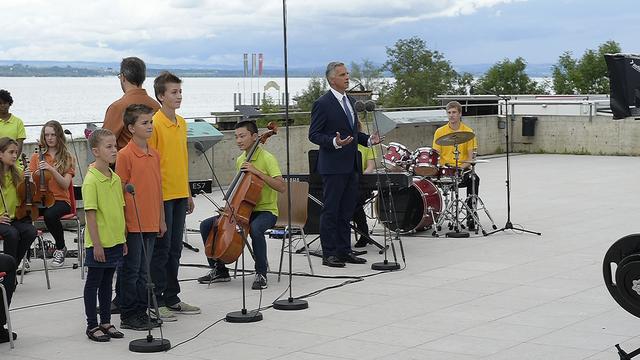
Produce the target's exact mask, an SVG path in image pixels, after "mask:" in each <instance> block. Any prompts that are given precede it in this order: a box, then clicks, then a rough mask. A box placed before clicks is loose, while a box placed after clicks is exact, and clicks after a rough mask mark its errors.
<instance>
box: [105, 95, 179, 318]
mask: <svg viewBox="0 0 640 360" xmlns="http://www.w3.org/2000/svg"><path fill="white" fill-rule="evenodd" d="M152 114H153V110H152V109H151V108H150V107H148V106H146V105H142V104H134V105H129V106H128V107H127V109H126V110H125V112H124V124H125V127H126V128H127V130H128V131H129V132H130V133H131V135H132V138H131V141H129V144H127V146H125V147H124V148H122V149H121V150H120V151H119V152H118V158H117V161H116V173H117V174H118V176H120V180H121V181H122V185H123V186H126V185H127V184H131V185H133V186H134V187H135V202H134V199H133V195H132V194H128V193H127V194H125V220H126V225H127V248H128V253H127V255H126V256H125V257H124V262H123V264H122V271H121V273H119V274H118V275H119V276H121V278H120V298H119V300H120V321H121V322H120V327H121V328H123V329H132V330H148V324H150V323H153V324H152V325H157V322H154V321H151V320H150V319H148V315H147V313H146V311H147V300H148V299H147V286H146V285H147V264H146V263H145V262H144V261H145V258H146V261H149V260H151V254H152V252H153V248H154V245H155V239H156V237H162V236H163V235H164V233H165V231H166V230H167V227H166V226H165V221H164V205H163V201H162V180H161V174H160V155H159V154H158V152H157V151H155V150H153V149H152V148H150V147H149V146H148V144H147V140H148V139H149V138H150V137H151V134H152V132H153V123H152V122H153V120H152V119H151V116H152ZM136 205H137V206H138V209H136ZM138 221H139V222H138ZM141 240H142V241H141ZM143 242H144V243H143ZM145 253H146V254H147V255H146V257H145Z"/></svg>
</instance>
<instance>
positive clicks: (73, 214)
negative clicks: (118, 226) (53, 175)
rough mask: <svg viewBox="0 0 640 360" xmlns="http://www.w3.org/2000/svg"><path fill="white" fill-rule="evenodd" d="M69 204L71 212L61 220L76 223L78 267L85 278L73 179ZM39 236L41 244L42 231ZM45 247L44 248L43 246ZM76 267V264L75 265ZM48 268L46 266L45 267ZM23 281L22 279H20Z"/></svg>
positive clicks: (82, 244)
mask: <svg viewBox="0 0 640 360" xmlns="http://www.w3.org/2000/svg"><path fill="white" fill-rule="evenodd" d="M69 204H70V206H71V212H69V213H68V214H66V215H62V217H61V218H60V220H61V221H73V222H75V223H76V237H77V239H78V267H79V268H80V277H81V278H82V279H83V280H84V267H83V265H84V252H83V251H84V238H83V237H82V228H81V226H80V218H79V217H78V209H77V208H76V196H75V191H74V188H73V181H72V182H71V183H70V184H69ZM37 221H38V222H44V217H42V216H40V217H38V219H37ZM38 238H40V244H41V245H42V232H41V231H38ZM43 249H44V248H43ZM74 268H75V266H74ZM45 269H46V267H45ZM20 282H21V283H22V280H21V281H20Z"/></svg>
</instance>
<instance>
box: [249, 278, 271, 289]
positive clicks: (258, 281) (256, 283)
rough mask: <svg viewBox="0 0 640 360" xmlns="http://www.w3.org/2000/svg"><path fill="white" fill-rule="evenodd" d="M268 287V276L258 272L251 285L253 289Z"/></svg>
mask: <svg viewBox="0 0 640 360" xmlns="http://www.w3.org/2000/svg"><path fill="white" fill-rule="evenodd" d="M266 288H267V277H266V276H265V275H262V274H256V278H255V280H253V285H251V289H253V290H262V289H266Z"/></svg>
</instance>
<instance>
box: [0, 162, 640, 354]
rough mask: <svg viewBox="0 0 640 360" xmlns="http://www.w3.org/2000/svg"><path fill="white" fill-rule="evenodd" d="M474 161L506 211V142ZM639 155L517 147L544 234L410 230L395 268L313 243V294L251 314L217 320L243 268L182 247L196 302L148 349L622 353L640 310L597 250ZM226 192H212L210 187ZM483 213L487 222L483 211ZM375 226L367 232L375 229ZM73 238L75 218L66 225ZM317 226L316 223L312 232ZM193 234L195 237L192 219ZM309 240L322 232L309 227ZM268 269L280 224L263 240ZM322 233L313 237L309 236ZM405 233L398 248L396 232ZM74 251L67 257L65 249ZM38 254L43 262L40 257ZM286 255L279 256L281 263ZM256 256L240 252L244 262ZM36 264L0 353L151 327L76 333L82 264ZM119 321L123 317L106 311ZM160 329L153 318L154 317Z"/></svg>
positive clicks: (194, 240) (515, 205)
mask: <svg viewBox="0 0 640 360" xmlns="http://www.w3.org/2000/svg"><path fill="white" fill-rule="evenodd" d="M490 161H491V162H490V163H487V164H482V165H481V166H480V167H479V169H478V172H479V174H480V176H481V186H480V192H481V195H482V198H483V199H484V201H485V203H486V205H487V207H488V208H489V210H490V211H491V214H492V215H493V218H494V219H495V221H496V225H498V227H502V226H503V225H504V224H505V220H506V213H507V211H506V191H505V169H506V161H505V158H504V157H498V158H493V159H491V160H490ZM638 161H639V160H638V158H636V157H597V156H572V155H519V156H513V157H511V172H512V176H511V188H512V194H511V200H512V201H511V220H512V222H513V223H514V225H515V226H516V227H524V228H526V229H528V230H534V231H540V232H542V236H536V235H530V234H523V233H521V232H519V231H512V230H509V231H505V232H499V233H496V234H494V235H490V236H487V237H483V236H481V235H474V236H472V237H471V238H467V239H452V238H446V237H439V238H433V237H431V236H430V233H419V234H416V235H415V236H403V237H402V244H403V246H404V251H405V253H406V263H402V261H400V262H401V265H402V270H400V271H395V272H390V273H378V272H376V271H372V270H371V269H370V266H369V265H370V264H371V263H373V262H378V261H381V260H382V256H381V255H378V253H377V251H374V248H373V247H371V246H369V247H368V250H369V253H368V254H366V255H364V257H365V258H366V259H367V260H368V264H367V265H347V267H346V268H344V269H333V268H328V267H325V266H322V265H321V259H320V258H317V257H313V258H312V262H313V265H314V270H315V273H316V275H322V277H309V276H294V278H293V289H292V293H293V296H294V297H297V296H302V295H305V294H311V293H314V292H316V291H317V290H320V289H323V288H327V287H331V286H338V285H341V284H344V286H340V287H336V288H332V289H327V290H325V291H322V292H320V293H318V294H316V295H313V296H310V297H308V298H307V300H308V302H309V308H308V309H307V310H302V311H292V312H289V311H279V310H274V309H272V308H268V309H265V310H263V311H262V313H263V316H264V320H263V321H261V322H257V323H252V324H231V323H226V322H224V321H221V322H218V323H216V324H215V325H212V324H214V323H215V322H216V321H218V320H219V319H222V318H224V317H225V315H226V314H227V313H228V312H230V311H235V310H239V309H240V308H241V307H242V297H241V296H242V289H241V286H242V282H241V277H238V278H237V279H233V280H232V281H231V282H228V283H221V284H214V285H211V286H207V285H201V284H198V283H197V282H196V281H194V279H195V278H197V277H198V276H201V275H203V274H204V273H206V269H203V268H199V267H195V266H191V265H195V264H198V265H204V264H206V261H205V258H204V255H203V253H202V251H201V252H199V253H195V252H192V251H189V250H186V249H185V250H184V251H183V257H182V263H183V264H184V266H183V267H181V270H180V278H181V279H182V280H183V281H182V282H181V286H182V298H183V300H185V301H186V302H189V303H192V304H195V305H198V306H200V307H201V308H202V314H201V315H191V316H188V315H185V316H180V315H179V319H178V321H177V322H174V323H168V324H166V325H165V326H164V327H163V331H164V336H165V337H166V338H168V339H170V341H171V344H172V345H173V346H174V347H175V348H173V349H171V350H170V351H168V352H166V353H161V354H155V355H146V357H147V358H152V357H153V358H157V359H184V360H195V359H232V358H240V359H280V360H284V359H296V360H306V359H308V360H319V359H358V360H362V359H382V358H385V359H448V360H454V359H563V360H567V359H617V358H618V355H617V354H616V350H615V348H614V345H615V344H618V343H620V344H621V345H622V346H623V348H624V349H626V350H627V351H632V350H634V349H635V348H636V347H639V346H640V319H637V318H635V317H634V316H632V315H630V314H628V313H627V312H626V311H625V310H623V309H622V308H621V307H619V306H618V305H617V303H615V302H614V300H613V299H612V297H611V296H610V295H609V293H608V291H607V289H606V287H605V286H604V282H603V277H602V260H603V257H604V254H605V252H606V250H607V249H608V248H609V246H610V245H611V244H612V243H613V242H614V241H615V240H617V239H619V238H621V237H622V236H624V235H627V234H630V233H634V232H637V231H638V228H639V225H638V220H637V214H638V204H640V194H639V193H638V192H636V191H635V190H634V189H635V186H636V185H637V183H635V181H637V179H638V177H637V175H638V174H639V170H638ZM213 198H214V199H216V201H219V199H220V198H221V196H220V193H219V192H217V193H215V194H213ZM196 206H197V208H196V211H195V213H194V214H193V215H190V216H189V217H188V218H187V227H188V228H197V227H198V223H199V221H200V220H202V219H203V218H205V217H207V216H209V214H211V213H212V210H211V209H212V205H211V204H210V203H209V202H208V201H207V200H206V199H204V198H203V197H202V196H198V198H197V201H196ZM481 220H482V223H483V225H485V226H489V225H490V224H489V221H488V219H487V218H486V217H481ZM381 233H382V231H381V228H380V226H379V225H378V226H377V227H376V229H375V234H376V236H375V238H376V239H377V240H380V241H381V240H382V237H381V236H380V234H381ZM68 236H69V239H68V242H69V247H72V245H71V241H72V236H73V235H72V234H71V233H69V235H68ZM313 237H314V236H313V235H310V236H309V239H313ZM188 242H189V243H190V244H192V245H195V246H197V247H199V248H202V245H201V240H200V237H199V234H195V233H190V234H189V235H188ZM316 244H317V242H316ZM268 246H269V260H270V262H271V269H272V270H277V263H278V257H279V250H280V242H279V240H276V239H273V240H269V241H268ZM314 246H315V245H312V247H314ZM396 249H398V248H396ZM72 262H73V260H72V259H67V264H69V265H70V264H71V263H72ZM32 263H33V265H32V267H33V268H34V269H35V270H37V269H41V268H42V264H41V261H40V263H38V261H36V260H34V261H33V262H32ZM285 264H286V263H285ZM252 267H253V264H252V262H251V261H250V260H247V268H249V269H250V268H252ZM293 269H294V272H295V273H309V267H308V264H307V260H306V258H305V257H304V256H303V255H294V256H293ZM50 275H51V283H52V289H51V290H47V289H46V285H45V280H44V273H43V272H42V271H32V272H31V273H29V274H27V275H26V276H25V278H24V284H23V285H20V286H19V287H18V290H17V291H16V293H15V297H14V301H13V304H12V311H11V316H12V320H13V326H14V330H15V331H16V332H18V334H19V338H18V340H17V341H16V348H15V349H13V350H10V349H9V345H8V344H2V345H0V354H1V355H0V359H2V360H17V359H21V360H22V359H47V360H53V359H87V358H91V359H94V360H99V359H115V358H117V359H134V358H140V357H141V356H143V355H138V354H134V353H130V352H129V351H128V343H129V341H130V340H132V339H137V338H142V337H144V336H145V335H146V332H135V331H127V330H125V331H124V332H125V334H126V337H125V339H122V340H112V341H111V342H110V343H105V344H98V343H94V342H91V341H89V340H88V339H87V338H86V336H85V334H84V328H85V319H84V309H83V302H82V288H83V282H82V280H81V279H80V272H79V270H77V269H76V270H73V269H71V268H65V269H56V270H52V271H51V274H50ZM246 279H247V283H246V287H247V292H246V293H247V297H246V303H247V308H249V309H255V308H257V307H259V306H262V307H266V306H268V305H270V304H271V303H272V302H273V301H274V300H275V299H276V298H278V297H280V296H282V295H283V294H285V295H284V296H285V298H286V296H287V294H288V288H287V281H285V280H286V278H285V280H283V281H282V282H278V281H277V275H276V274H270V275H269V288H268V289H266V290H264V291H263V292H262V294H261V293H260V292H259V291H253V290H251V289H250V285H251V281H252V280H253V276H252V275H248V276H247V278H246ZM113 320H114V323H115V324H116V325H119V318H118V316H117V315H116V316H115V317H114V319H113ZM154 334H155V335H156V336H159V332H158V331H154Z"/></svg>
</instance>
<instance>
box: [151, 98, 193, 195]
mask: <svg viewBox="0 0 640 360" xmlns="http://www.w3.org/2000/svg"><path fill="white" fill-rule="evenodd" d="M176 120H177V121H176V123H174V122H173V121H171V120H169V118H167V116H166V115H165V114H164V113H163V112H162V110H158V111H156V113H155V114H154V115H153V134H152V135H151V138H150V139H149V145H150V146H151V147H153V148H154V149H155V150H156V151H157V152H158V153H159V154H160V172H161V173H162V199H163V200H164V201H167V200H173V199H182V198H187V197H189V155H188V152H187V123H186V122H185V121H184V119H183V118H182V117H181V116H179V115H176Z"/></svg>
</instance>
